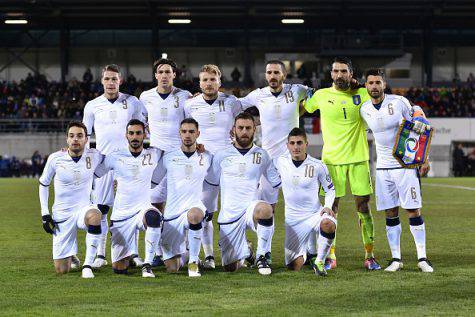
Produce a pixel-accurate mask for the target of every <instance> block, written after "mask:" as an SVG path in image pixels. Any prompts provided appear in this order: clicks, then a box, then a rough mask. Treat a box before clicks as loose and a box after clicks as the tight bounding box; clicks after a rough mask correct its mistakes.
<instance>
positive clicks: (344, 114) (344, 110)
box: [343, 108, 347, 119]
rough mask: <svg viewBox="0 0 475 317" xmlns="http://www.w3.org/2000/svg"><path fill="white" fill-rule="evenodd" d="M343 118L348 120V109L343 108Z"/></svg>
mask: <svg viewBox="0 0 475 317" xmlns="http://www.w3.org/2000/svg"><path fill="white" fill-rule="evenodd" d="M343 117H345V119H347V118H346V108H343Z"/></svg>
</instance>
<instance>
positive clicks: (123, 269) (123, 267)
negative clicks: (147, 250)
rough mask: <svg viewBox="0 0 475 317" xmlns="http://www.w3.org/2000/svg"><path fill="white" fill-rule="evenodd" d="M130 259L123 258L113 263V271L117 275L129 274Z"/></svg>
mask: <svg viewBox="0 0 475 317" xmlns="http://www.w3.org/2000/svg"><path fill="white" fill-rule="evenodd" d="M129 263H130V257H126V258H123V259H121V260H119V261H117V262H113V263H112V270H113V271H114V273H115V274H127V270H128V268H129Z"/></svg>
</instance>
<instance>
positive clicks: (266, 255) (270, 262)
mask: <svg viewBox="0 0 475 317" xmlns="http://www.w3.org/2000/svg"><path fill="white" fill-rule="evenodd" d="M264 256H265V257H266V260H267V263H269V265H272V254H270V252H267V253H266V254H265V255H264Z"/></svg>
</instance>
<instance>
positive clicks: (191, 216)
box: [160, 118, 212, 277]
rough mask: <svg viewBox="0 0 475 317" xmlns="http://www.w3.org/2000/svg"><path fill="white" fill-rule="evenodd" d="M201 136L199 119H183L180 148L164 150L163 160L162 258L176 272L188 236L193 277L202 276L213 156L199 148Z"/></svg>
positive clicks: (189, 273)
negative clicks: (206, 188)
mask: <svg viewBox="0 0 475 317" xmlns="http://www.w3.org/2000/svg"><path fill="white" fill-rule="evenodd" d="M199 135H200V131H199V129H198V122H196V120H195V119H192V118H186V119H184V120H183V121H182V122H181V124H180V137H181V140H182V144H181V148H180V149H177V150H175V151H170V152H167V153H165V155H164V156H163V162H162V165H163V169H164V171H165V172H166V184H167V204H166V206H165V212H164V223H163V233H162V248H163V259H164V261H165V266H166V268H167V271H168V272H177V271H178V270H179V269H180V267H181V266H182V264H183V263H181V261H182V259H181V258H182V256H183V255H184V254H185V252H186V237H188V248H189V261H188V275H189V276H190V277H199V276H201V273H200V271H199V268H198V263H199V258H198V257H199V254H200V248H201V238H202V235H203V229H202V226H203V225H202V223H203V220H204V217H205V214H206V207H205V206H204V204H203V202H202V201H201V198H202V192H203V182H204V179H205V176H206V175H207V173H208V169H209V167H210V165H211V158H212V156H211V154H209V152H207V151H205V152H203V153H198V152H197V151H196V139H197V138H198V137H199ZM160 168H162V166H160Z"/></svg>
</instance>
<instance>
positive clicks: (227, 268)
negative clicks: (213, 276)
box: [223, 261, 239, 272]
mask: <svg viewBox="0 0 475 317" xmlns="http://www.w3.org/2000/svg"><path fill="white" fill-rule="evenodd" d="M238 264H239V262H238V261H236V262H234V263H231V264H226V265H225V266H223V268H224V271H226V272H236V271H237V270H238V268H239V265H238Z"/></svg>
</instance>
